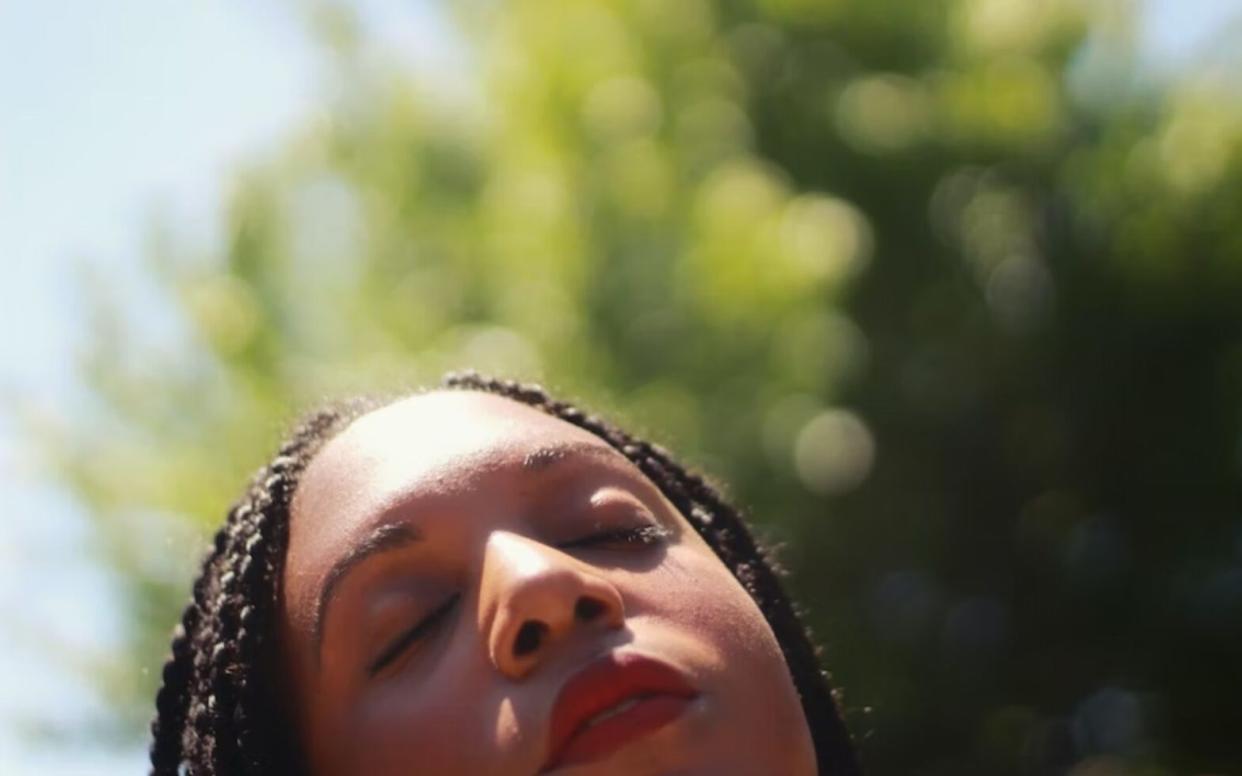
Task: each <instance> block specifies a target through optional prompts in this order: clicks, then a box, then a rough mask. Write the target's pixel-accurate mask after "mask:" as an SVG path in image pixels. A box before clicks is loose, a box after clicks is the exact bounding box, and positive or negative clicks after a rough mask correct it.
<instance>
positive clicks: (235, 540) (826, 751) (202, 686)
mask: <svg viewBox="0 0 1242 776" xmlns="http://www.w3.org/2000/svg"><path fill="white" fill-rule="evenodd" d="M442 385H443V387H444V388H449V389H461V390H472V391H483V392H487V393H492V394H497V395H500V396H503V397H506V398H509V399H512V400H514V401H518V402H521V403H523V404H526V405H528V406H531V407H534V408H536V409H538V410H540V411H542V412H545V413H547V414H548V415H551V416H553V417H556V418H559V419H561V420H564V421H566V422H568V423H572V424H573V425H575V426H578V427H580V428H583V429H585V430H587V431H589V432H591V433H592V434H594V435H595V436H597V437H599V438H601V439H603V440H604V441H605V442H607V443H608V444H609V445H611V446H612V447H614V448H615V449H617V450H618V451H620V452H621V453H622V454H623V455H624V456H625V457H626V458H628V459H629V460H630V461H632V462H633V463H634V464H635V465H636V466H638V468H639V469H640V470H642V472H643V473H644V474H645V475H646V476H647V477H649V478H650V479H651V480H652V482H654V483H655V484H656V486H657V487H659V489H660V490H661V491H662V492H663V493H664V495H665V496H666V497H667V498H668V499H669V500H670V501H671V502H672V503H673V504H674V505H676V506H677V508H678V509H679V510H680V511H681V513H682V514H683V515H684V516H685V518H686V519H687V520H688V521H689V522H690V524H691V525H692V526H694V528H695V530H696V531H698V533H699V534H700V535H701V536H702V537H703V539H704V540H705V541H706V542H707V543H708V545H710V546H711V548H712V549H713V550H714V551H715V552H716V554H717V555H718V556H719V557H720V559H721V560H722V561H723V562H724V564H725V565H726V566H727V567H728V568H729V570H730V571H731V572H732V573H733V575H734V576H735V577H736V578H737V579H738V581H739V582H741V584H742V585H743V587H745V589H746V590H747V591H748V592H749V593H750V595H751V596H752V597H753V598H754V600H755V601H756V603H758V605H759V608H760V610H761V611H762V612H763V616H764V618H766V619H767V621H768V624H769V625H770V626H771V628H772V630H773V632H774V633H775V635H776V639H777V641H778V642H779V644H780V646H781V651H782V652H783V654H784V657H785V663H786V665H788V667H789V671H790V673H791V675H792V677H793V682H794V686H795V687H796V688H797V691H798V695H799V697H800V698H801V701H802V708H803V711H804V713H805V715H806V719H807V722H808V725H809V727H810V730H811V736H812V739H813V740H814V744H815V751H816V758H817V762H818V765H819V772H820V773H821V774H824V776H829V775H831V776H838V775H842V776H850V775H852V774H857V773H859V770H858V765H857V762H856V760H855V755H854V751H853V747H852V744H851V742H850V738H849V734H848V732H847V730H846V727H845V725H844V723H843V722H842V719H841V716H840V714H839V712H838V708H837V703H836V700H835V698H834V693H833V691H832V689H831V686H830V685H829V682H828V677H827V675H826V674H825V673H824V671H823V669H822V668H821V666H820V664H819V661H818V651H817V649H816V648H815V646H814V644H813V642H812V640H811V638H810V634H809V632H808V631H807V628H806V626H805V625H804V624H803V622H802V621H801V619H800V617H799V614H798V612H797V610H796V609H795V607H794V605H793V603H792V602H791V600H790V599H789V597H788V595H786V593H785V591H784V589H783V588H782V586H781V583H780V580H779V579H778V572H777V566H776V564H775V563H774V562H773V561H772V560H771V558H770V557H769V555H768V553H767V552H766V550H765V549H764V548H763V547H762V546H761V545H760V544H759V543H758V542H756V540H755V539H754V537H753V536H752V535H751V533H750V530H749V529H748V528H747V527H746V523H745V522H744V520H743V519H742V517H741V515H740V514H739V512H738V510H737V509H735V508H734V507H733V506H731V505H730V504H728V503H727V502H726V501H725V500H724V499H723V498H722V496H721V495H720V493H719V492H718V490H717V489H716V488H715V487H713V486H712V485H711V484H710V483H708V482H707V481H706V480H704V479H703V478H702V477H701V476H699V475H698V474H695V473H693V472H691V471H688V470H687V469H686V468H685V467H683V466H681V465H680V464H678V463H677V462H676V461H675V460H673V458H672V456H671V455H670V454H669V453H668V452H667V451H666V450H664V449H663V448H662V447H660V446H658V445H654V444H651V443H649V442H645V441H643V440H641V439H638V438H635V437H634V436H631V435H630V434H628V433H626V432H625V431H622V430H621V429H619V428H617V427H616V426H614V425H612V424H610V423H608V422H607V421H605V420H602V419H601V418H599V417H596V416H595V415H591V414H588V413H586V412H584V411H583V410H581V409H579V408H578V407H576V406H574V405H572V404H569V403H567V402H563V401H558V400H555V399H553V398H551V397H550V396H548V394H547V393H546V392H545V391H544V390H543V389H542V388H540V387H538V386H534V385H525V384H521V383H516V382H512V381H508V380H496V379H492V378H487V377H483V376H480V375H478V374H476V373H473V372H465V373H457V374H450V375H448V376H447V377H446V378H445V379H444V381H443V383H442ZM379 406H381V403H380V402H377V401H372V400H362V399H356V400H351V401H349V402H345V403H341V404H336V405H333V406H330V407H328V408H326V409H322V410H320V411H318V412H316V413H314V414H312V415H310V416H309V417H308V418H307V419H306V420H304V421H303V422H302V424H301V425H299V426H298V427H297V428H296V429H295V431H294V432H293V434H292V435H291V436H290V437H289V439H288V440H287V441H286V442H285V443H284V444H283V445H281V447H280V449H279V452H278V453H277V455H276V457H275V458H274V459H273V460H272V461H271V463H269V464H268V465H267V466H265V467H264V468H262V469H260V470H259V472H258V473H257V474H256V475H255V477H254V479H253V481H252V482H251V484H250V487H249V488H248V489H247V491H246V493H245V494H244V495H243V497H242V498H241V499H240V500H239V501H238V502H237V503H236V504H235V505H234V506H233V508H232V509H230V510H229V513H228V518H227V520H226V521H225V523H224V526H223V527H222V528H220V530H219V531H218V532H217V533H216V535H215V539H214V542H213V544H212V547H211V550H210V552H209V553H208V555H207V557H206V559H205V560H204V561H203V565H202V570H201V572H200V573H199V576H198V579H197V580H195V582H194V588H193V598H192V600H191V601H190V603H189V605H188V606H186V608H185V611H184V613H183V614H182V616H181V623H180V625H178V626H177V628H176V629H175V631H174V634H173V639H172V655H171V656H170V657H169V658H168V660H167V662H165V664H164V670H163V685H162V686H161V687H160V690H159V692H158V694H157V695H156V699H155V705H156V714H155V719H154V720H153V721H152V723H151V733H152V736H153V740H152V742H151V773H152V774H155V775H156V776H171V775H172V774H180V773H185V774H192V775H193V776H217V775H219V774H274V773H280V774H284V773H300V772H304V770H305V768H304V767H303V764H302V763H301V762H300V760H301V755H300V753H299V747H297V746H296V745H295V744H294V742H293V736H294V734H293V733H292V730H291V727H292V726H291V725H290V724H289V723H288V720H287V715H286V714H284V713H283V710H282V708H281V704H280V700H279V698H278V697H277V696H278V694H279V693H278V692H277V686H276V682H277V680H275V679H274V677H278V676H279V672H278V671H276V670H274V669H275V666H274V665H272V660H273V655H272V654H271V653H272V650H271V649H270V646H271V644H272V643H273V642H274V628H275V619H276V612H277V608H276V606H277V599H278V596H279V588H280V578H281V574H282V570H283V567H284V556H285V549H286V547H287V544H288V523H289V502H290V500H291V499H292V497H293V492H294V489H295V488H296V487H297V483H298V478H299V476H300V475H301V473H302V471H303V470H304V469H305V468H306V465H307V464H308V463H309V462H310V460H311V458H313V457H314V455H315V453H316V452H317V451H318V450H319V448H320V447H322V446H323V444H324V443H325V442H327V441H328V440H329V439H331V438H332V437H333V436H334V435H335V434H337V433H338V432H339V431H340V430H342V429H343V428H344V427H345V426H346V425H347V424H348V423H350V422H351V421H352V420H354V419H356V418H358V417H359V416H361V415H363V414H365V413H366V412H368V411H370V410H372V409H374V408H377V407H379Z"/></svg>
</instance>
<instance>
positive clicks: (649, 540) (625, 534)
mask: <svg viewBox="0 0 1242 776" xmlns="http://www.w3.org/2000/svg"><path fill="white" fill-rule="evenodd" d="M672 533H673V532H672V531H670V530H668V529H667V528H664V527H663V526H658V525H653V524H648V525H641V526H630V527H628V528H609V529H607V530H604V531H600V532H599V533H594V534H591V535H590V536H584V537H583V538H581V539H575V540H573V541H571V542H566V543H564V544H561V545H560V547H562V548H574V547H594V546H599V545H606V544H613V545H621V546H627V545H633V546H640V547H641V546H645V545H652V544H663V543H664V542H665V541H666V540H667V539H668V537H669V536H671V535H672Z"/></svg>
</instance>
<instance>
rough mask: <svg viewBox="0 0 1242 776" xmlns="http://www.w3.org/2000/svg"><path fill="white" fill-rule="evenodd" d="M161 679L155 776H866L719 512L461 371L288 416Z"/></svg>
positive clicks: (707, 492) (743, 533)
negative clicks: (413, 387)
mask: <svg viewBox="0 0 1242 776" xmlns="http://www.w3.org/2000/svg"><path fill="white" fill-rule="evenodd" d="M163 679H164V684H163V686H162V687H161V689H160V691H159V694H158V696H157V698H156V706H157V715H156V718H155V721H154V722H153V724H152V731H153V735H154V741H153V743H152V747H151V762H152V772H153V773H156V774H175V773H178V772H188V773H192V774H203V775H206V774H225V773H228V774H245V773H255V774H258V773H262V774H268V773H306V774H315V775H316V776H319V775H324V776H330V775H335V774H376V775H381V774H409V773H427V774H510V773H512V774H538V773H557V774H562V773H563V774H566V776H568V775H569V774H584V775H585V774H662V773H686V774H689V773H696V774H699V773H701V774H790V775H791V776H809V775H810V774H815V773H819V774H854V773H857V772H858V771H857V766H856V764H855V760H854V755H853V752H852V748H851V745H850V741H849V737H848V734H847V732H846V730H845V727H844V725H843V724H842V722H841V720H840V717H839V715H838V713H837V709H836V706H835V704H834V701H833V697H832V694H831V691H830V688H829V686H828V683H827V680H826V678H825V676H824V674H823V672H822V670H821V669H820V667H819V665H818V663H817V661H816V654H815V650H814V647H813V646H812V644H811V642H810V640H809V638H808V636H807V633H806V630H805V628H804V626H803V625H802V623H801V622H800V621H799V619H798V616H797V614H796V613H795V611H794V609H793V606H792V605H791V602H790V601H789V599H788V598H787V597H786V595H785V594H784V592H783V590H782V589H781V586H780V584H779V582H778V580H777V577H776V574H775V573H774V571H773V569H772V567H771V565H770V564H769V563H768V562H767V561H766V560H765V558H764V556H763V554H762V553H761V551H760V550H759V549H758V548H757V546H756V544H755V542H754V539H753V538H752V537H751V535H750V533H749V531H748V530H747V528H746V526H745V525H744V523H743V522H742V520H741V518H740V517H739V515H738V513H737V511H736V510H735V509H734V508H733V507H731V506H729V505H728V504H726V503H725V502H724V501H723V500H722V499H721V497H720V495H719V494H718V493H717V492H716V490H715V489H714V488H712V487H711V486H710V485H708V484H707V483H705V482H704V481H703V480H702V479H701V478H699V477H698V476H696V475H694V474H691V473H689V472H687V471H686V470H685V469H684V468H682V467H681V466H680V465H678V464H677V463H676V462H674V461H673V460H672V459H671V458H670V457H669V455H668V453H667V452H665V451H664V450H662V449H661V448H659V447H657V446H654V445H651V444H648V443H646V442H644V441H642V440H639V439H636V438H634V437H632V436H630V435H629V434H627V433H625V432H623V431H621V430H620V429H617V428H615V427H614V426H611V425H609V424H608V423H606V422H604V421H602V420H600V419H599V418H597V417H594V416H592V415H589V414H586V413H584V412H582V411H581V410H579V409H577V408H576V407H574V406H572V405H570V404H566V403H563V402H559V401H555V400H553V399H551V398H549V397H548V396H547V395H546V394H545V393H544V392H543V391H542V390H541V389H539V388H537V387H531V386H524V385H519V384H516V383H512V382H507V381H496V380H490V379H486V378H483V377H480V376H478V375H475V374H472V373H471V374H464V375H454V376H450V377H449V378H447V379H446V381H445V383H444V386H443V388H442V389H441V390H438V391H433V392H429V393H424V394H419V395H416V396H413V397H410V398H406V399H403V400H400V401H397V402H393V403H390V404H385V405H379V404H373V403H367V402H361V401H357V402H353V403H351V404H348V405H344V406H341V407H338V408H335V409H331V410H327V411H323V412H320V413H318V414H316V415H314V416H312V417H311V418H310V419H309V420H308V421H307V422H305V423H304V425H303V426H301V427H300V428H299V429H298V430H297V431H296V432H295V433H294V434H293V436H292V437H291V438H290V440H289V441H287V442H286V443H285V444H284V445H283V446H282V447H281V449H280V452H279V454H278V456H277V457H276V458H275V460H273V461H272V462H271V464H269V465H268V466H267V467H266V468H264V469H263V470H261V471H260V472H259V474H258V475H257V476H256V478H255V480H254V482H253V484H252V486H251V488H250V490H249V492H248V493H247V495H246V496H245V497H244V498H243V499H242V500H241V501H240V502H239V503H238V504H237V505H236V506H235V507H234V508H233V509H232V510H231V511H230V513H229V516H228V520H227V522H226V524H225V526H224V527H223V528H222V529H221V530H220V532H219V533H218V534H217V535H216V538H215V543H214V546H213V548H212V552H211V553H210V555H209V556H208V558H207V559H206V561H205V562H204V565H203V569H202V573H201V575H200V576H199V578H198V580H197V581H196V582H195V585H194V594H193V600H192V602H191V603H190V605H189V606H188V607H187V608H186V611H185V613H184V615H183V619H182V623H181V625H180V626H179V627H178V629H177V631H176V634H175V636H174V639H173V643H172V656H171V658H170V659H169V661H168V662H167V663H166V665H165V667H164V674H163ZM179 769H183V770H179Z"/></svg>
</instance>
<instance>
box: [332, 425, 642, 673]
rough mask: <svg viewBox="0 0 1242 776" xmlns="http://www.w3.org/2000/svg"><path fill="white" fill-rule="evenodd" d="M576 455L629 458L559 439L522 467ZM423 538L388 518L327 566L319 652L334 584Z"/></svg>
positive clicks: (534, 468)
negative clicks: (369, 562)
mask: <svg viewBox="0 0 1242 776" xmlns="http://www.w3.org/2000/svg"><path fill="white" fill-rule="evenodd" d="M575 457H578V458H581V457H587V458H595V459H599V460H602V461H606V462H609V463H614V464H615V463H619V462H628V459H627V458H625V456H623V455H621V453H620V452H619V451H617V450H616V449H614V448H612V447H605V446H604V445H599V444H593V443H591V442H586V441H580V440H578V441H573V442H561V443H556V444H551V445H546V446H543V447H540V448H537V449H535V450H532V451H531V452H529V453H527V454H526V455H525V456H524V457H523V458H522V463H521V470H522V471H524V472H537V473H546V472H547V471H549V470H550V469H554V468H556V467H557V465H559V464H562V463H565V462H568V461H571V460H574V459H575ZM422 539H423V534H422V532H420V531H419V530H418V529H417V528H415V527H414V526H413V525H411V524H409V523H407V522H404V521H402V522H390V523H384V524H382V525H380V526H377V527H376V528H375V530H373V531H371V533H370V534H368V535H367V536H366V537H365V538H364V539H362V540H361V541H359V542H358V543H357V544H355V545H354V546H353V547H351V548H350V549H349V550H348V551H346V552H345V554H344V555H342V556H341V557H340V558H338V559H337V561H336V562H335V563H333V564H332V568H331V569H329V570H328V573H327V575H326V576H325V577H324V582H323V587H322V588H321V589H320V591H319V598H318V600H317V602H316V606H315V616H314V620H313V623H314V627H313V631H314V643H315V651H316V654H318V652H319V649H320V646H321V645H322V643H323V630H324V621H325V619H326V617H327V613H328V604H330V603H331V601H332V598H333V596H334V595H335V594H336V590H337V588H339V587H340V585H341V583H342V582H343V581H344V580H345V577H346V576H347V575H348V574H349V572H351V571H353V570H354V569H355V568H357V567H358V566H359V565H360V564H361V563H362V562H363V561H365V560H368V559H370V558H372V557H374V556H376V555H380V554H383V553H386V552H393V551H396V550H400V549H404V548H406V547H409V546H410V545H412V544H416V543H418V542H420V541H422Z"/></svg>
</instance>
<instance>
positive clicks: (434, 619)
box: [367, 593, 461, 676]
mask: <svg viewBox="0 0 1242 776" xmlns="http://www.w3.org/2000/svg"><path fill="white" fill-rule="evenodd" d="M460 597H461V594H460V593H454V594H453V595H451V596H450V597H449V598H448V600H446V601H445V602H444V603H442V604H440V606H438V607H437V608H436V609H435V611H433V612H432V613H431V614H429V615H427V616H426V617H425V618H423V619H422V620H420V621H419V622H418V624H417V625H415V626H414V627H413V628H410V629H409V630H407V631H405V632H403V633H402V634H401V635H400V636H398V637H397V638H396V639H394V640H393V642H392V643H391V644H389V645H388V646H387V647H384V649H383V651H382V652H380V653H379V655H378V656H376V658H375V659H374V660H372V661H371V664H370V665H368V666H367V673H368V674H369V675H371V676H375V675H376V674H377V673H379V672H380V671H382V670H383V669H384V668H385V667H386V666H387V665H388V664H389V663H391V662H393V661H394V660H396V659H397V658H398V657H399V656H400V655H401V654H402V653H403V652H405V651H406V649H408V648H409V647H410V646H411V645H413V644H414V643H415V642H416V641H418V640H419V639H421V638H422V637H423V636H425V635H427V633H428V631H430V630H431V629H432V628H434V627H435V626H436V624H437V623H439V622H440V620H442V619H444V617H445V615H447V614H448V613H449V611H450V610H451V609H452V608H453V604H455V603H457V599H458V598H460Z"/></svg>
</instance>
